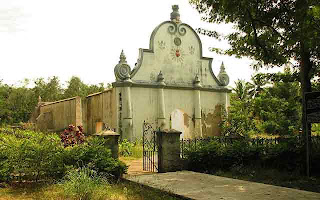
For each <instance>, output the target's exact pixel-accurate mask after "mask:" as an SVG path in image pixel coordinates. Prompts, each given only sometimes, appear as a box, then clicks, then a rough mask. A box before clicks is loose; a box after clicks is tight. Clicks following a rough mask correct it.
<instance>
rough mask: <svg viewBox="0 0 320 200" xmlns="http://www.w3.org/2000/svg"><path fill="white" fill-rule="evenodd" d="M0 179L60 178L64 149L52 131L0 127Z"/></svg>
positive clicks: (62, 172) (63, 168) (63, 170)
mask: <svg viewBox="0 0 320 200" xmlns="http://www.w3.org/2000/svg"><path fill="white" fill-rule="evenodd" d="M0 138H1V139H0V152H1V153H0V181H9V180H10V179H13V178H14V177H17V178H19V179H20V180H38V179H40V178H41V179H48V178H54V177H62V176H63V174H64V173H65V171H66V166H65V165H64V162H63V160H64V150H63V147H62V146H61V144H60V139H59V137H57V136H56V135H54V134H47V135H44V134H40V133H36V132H33V131H20V130H15V131H13V130H12V129H1V130H0Z"/></svg>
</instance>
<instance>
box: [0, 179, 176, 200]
mask: <svg viewBox="0 0 320 200" xmlns="http://www.w3.org/2000/svg"><path fill="white" fill-rule="evenodd" d="M22 199H39V200H40V199H45V200H49V199H53V200H56V199H61V200H64V199H76V198H72V197H70V196H68V195H66V194H65V192H64V189H63V188H62V187H61V185H59V184H48V183H47V184H44V183H37V184H36V183H20V184H12V185H3V184H2V185H0V200H22ZM90 199H101V200H104V199H108V200H140V199H141V200H142V199H150V200H151V199H154V200H162V199H163V200H166V199H168V200H179V199H181V198H178V197H173V196H170V195H169V194H167V193H165V192H161V191H158V190H154V189H151V188H146V187H143V186H140V185H138V184H135V183H131V182H122V181H120V182H119V183H115V184H105V185H101V187H100V188H99V189H98V190H96V191H95V192H94V195H93V196H92V198H90Z"/></svg>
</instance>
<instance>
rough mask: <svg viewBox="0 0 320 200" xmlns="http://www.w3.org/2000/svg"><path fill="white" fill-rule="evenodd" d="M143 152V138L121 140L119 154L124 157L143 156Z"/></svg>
mask: <svg viewBox="0 0 320 200" xmlns="http://www.w3.org/2000/svg"><path fill="white" fill-rule="evenodd" d="M142 154H143V147H142V140H136V141H135V142H129V141H128V140H126V139H124V140H122V141H120V142H119V155H120V156H123V157H133V158H141V157H142Z"/></svg>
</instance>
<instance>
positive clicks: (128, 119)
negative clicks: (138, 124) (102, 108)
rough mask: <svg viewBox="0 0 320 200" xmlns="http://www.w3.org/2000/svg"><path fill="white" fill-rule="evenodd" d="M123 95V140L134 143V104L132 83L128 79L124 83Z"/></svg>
mask: <svg viewBox="0 0 320 200" xmlns="http://www.w3.org/2000/svg"><path fill="white" fill-rule="evenodd" d="M124 83H125V84H124V88H123V89H124V94H123V130H122V133H123V139H128V140H130V141H132V140H133V139H134V138H133V122H132V105H131V104H132V102H131V85H132V81H131V79H130V77H128V78H127V79H126V80H125V81H124Z"/></svg>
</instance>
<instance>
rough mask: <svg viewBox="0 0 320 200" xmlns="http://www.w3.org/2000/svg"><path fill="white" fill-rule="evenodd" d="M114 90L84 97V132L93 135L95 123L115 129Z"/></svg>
mask: <svg viewBox="0 0 320 200" xmlns="http://www.w3.org/2000/svg"><path fill="white" fill-rule="evenodd" d="M114 90H115V89H109V90H105V91H104V92H100V93H96V94H92V95H89V96H87V97H86V100H85V101H86V102H85V104H86V120H85V121H86V129H85V130H86V132H87V133H88V134H93V133H95V130H96V123H97V122H103V123H105V124H106V125H107V126H108V127H110V128H116V127H117V126H116V101H115V92H114Z"/></svg>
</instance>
